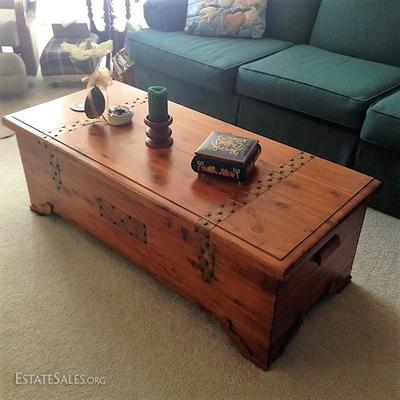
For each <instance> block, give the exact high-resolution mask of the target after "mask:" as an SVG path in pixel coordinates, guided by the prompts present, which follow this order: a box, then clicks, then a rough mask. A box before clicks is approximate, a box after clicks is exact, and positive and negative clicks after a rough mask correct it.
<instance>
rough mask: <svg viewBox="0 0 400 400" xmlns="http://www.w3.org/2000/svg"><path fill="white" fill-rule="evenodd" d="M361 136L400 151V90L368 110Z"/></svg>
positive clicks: (367, 140) (371, 141)
mask: <svg viewBox="0 0 400 400" xmlns="http://www.w3.org/2000/svg"><path fill="white" fill-rule="evenodd" d="M361 138H362V139H363V140H365V141H366V142H370V143H374V144H376V145H378V146H381V147H386V148H388V149H391V150H396V151H399V152H400V91H398V92H396V93H393V94H392V95H390V96H388V97H385V98H384V99H382V100H381V101H378V102H377V103H375V104H374V105H373V106H372V107H371V108H370V109H369V110H368V112H367V117H366V118H365V122H364V125H363V128H362V131H361Z"/></svg>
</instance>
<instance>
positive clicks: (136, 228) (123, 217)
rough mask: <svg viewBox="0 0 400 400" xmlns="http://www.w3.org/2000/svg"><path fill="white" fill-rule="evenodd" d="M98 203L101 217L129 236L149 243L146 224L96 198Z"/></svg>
mask: <svg viewBox="0 0 400 400" xmlns="http://www.w3.org/2000/svg"><path fill="white" fill-rule="evenodd" d="M96 203H97V206H98V208H99V215H100V216H101V217H103V218H104V219H106V220H108V221H109V222H111V223H112V224H113V225H115V226H116V227H118V228H119V229H120V230H121V231H123V232H125V233H127V234H128V235H129V236H132V237H134V238H136V239H138V240H140V241H142V242H143V243H147V227H146V225H145V224H143V223H142V222H140V221H139V220H138V219H136V218H135V217H133V216H132V215H129V214H127V213H126V212H124V211H122V210H120V209H119V208H117V207H115V206H114V205H112V204H110V203H108V202H107V201H105V200H104V199H102V198H100V197H98V198H96Z"/></svg>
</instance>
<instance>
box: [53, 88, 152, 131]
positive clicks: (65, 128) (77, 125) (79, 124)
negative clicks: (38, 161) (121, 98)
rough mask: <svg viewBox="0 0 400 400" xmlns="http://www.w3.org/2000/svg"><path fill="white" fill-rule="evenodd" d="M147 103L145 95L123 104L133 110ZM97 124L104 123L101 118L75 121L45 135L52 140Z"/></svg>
mask: <svg viewBox="0 0 400 400" xmlns="http://www.w3.org/2000/svg"><path fill="white" fill-rule="evenodd" d="M145 103H147V95H143V96H141V97H136V98H135V99H134V100H131V101H126V102H125V103H124V104H125V105H127V106H129V107H131V108H135V107H137V106H139V105H142V104H145ZM99 122H102V123H103V122H104V121H103V119H102V118H95V119H88V118H84V119H77V120H76V121H74V122H72V123H68V124H63V125H61V126H59V127H58V128H54V129H51V130H48V131H47V132H46V133H45V135H49V136H51V137H53V138H57V137H58V136H60V135H63V134H65V133H68V132H72V131H74V130H75V129H78V128H81V127H83V126H88V125H91V124H94V123H99Z"/></svg>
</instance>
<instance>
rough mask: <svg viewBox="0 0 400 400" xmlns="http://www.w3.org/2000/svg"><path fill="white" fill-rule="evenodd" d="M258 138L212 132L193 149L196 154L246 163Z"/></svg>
mask: <svg viewBox="0 0 400 400" xmlns="http://www.w3.org/2000/svg"><path fill="white" fill-rule="evenodd" d="M257 145H258V140H254V139H250V138H247V137H242V136H235V135H231V134H229V133H221V132H212V133H211V134H210V135H209V136H208V137H207V139H206V140H205V141H204V142H203V143H202V144H201V146H200V147H199V148H198V149H197V150H196V151H195V154H196V155H198V156H204V157H207V158H213V159H218V160H222V161H229V162H234V163H238V164H246V162H247V161H248V160H249V159H250V158H251V157H252V155H253V154H254V151H255V149H256V147H257Z"/></svg>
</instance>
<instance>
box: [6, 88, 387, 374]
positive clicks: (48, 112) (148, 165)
mask: <svg viewBox="0 0 400 400" xmlns="http://www.w3.org/2000/svg"><path fill="white" fill-rule="evenodd" d="M84 96H85V91H82V92H78V93H76V94H73V95H70V96H66V97H64V98H61V99H56V100H54V101H52V102H49V103H44V104H42V105H39V106H36V107H32V108H30V109H27V110H24V111H21V112H18V113H15V114H13V115H10V116H7V117H5V118H3V122H4V123H5V124H6V125H7V126H9V127H10V128H11V129H13V130H15V131H16V133H17V139H18V145H19V148H20V153H21V158H22V162H23V165H24V171H25V175H26V180H27V184H28V189H29V194H30V199H31V208H32V210H33V211H35V212H37V213H38V214H41V215H49V214H51V213H53V212H55V213H57V214H59V215H61V216H63V217H64V218H66V219H69V220H71V221H73V222H75V223H76V224H78V225H79V226H80V227H81V228H83V229H85V230H87V231H88V232H90V233H91V234H93V235H94V236H96V237H97V238H99V239H100V240H102V241H104V242H105V243H106V244H107V245H109V246H110V247H112V248H113V249H114V250H116V251H118V252H119V253H121V254H122V255H124V256H125V257H127V258H128V259H129V260H131V261H133V262H135V264H137V265H138V266H140V267H142V268H143V269H145V270H146V271H148V272H149V273H150V274H152V275H153V276H154V277H156V278H157V279H159V280H160V281H162V282H164V283H165V284H167V285H168V286H170V287H171V288H173V289H174V290H175V291H177V292H179V293H181V294H182V295H183V296H185V297H186V298H188V299H189V300H191V301H194V302H196V303H197V304H199V305H200V306H202V307H203V308H205V309H206V310H208V311H209V312H211V313H212V314H214V315H215V316H216V318H217V319H218V320H219V321H220V323H221V326H222V328H223V330H224V331H225V332H226V333H227V334H228V336H229V337H230V338H231V340H232V341H233V342H234V343H235V344H236V346H237V348H238V349H239V351H240V352H241V353H242V354H243V355H244V356H245V357H247V358H248V359H250V360H251V361H252V362H254V363H255V364H256V365H258V366H259V367H261V368H264V369H266V368H267V367H268V366H269V365H270V363H271V362H272V361H273V360H274V359H275V358H276V357H277V356H278V355H279V354H280V353H281V352H282V351H283V349H284V347H285V346H286V345H287V343H288V342H289V340H290V338H291V337H292V336H293V335H294V333H295V331H296V330H297V329H298V328H299V326H300V322H301V320H302V318H303V316H304V313H305V312H306V311H307V310H308V309H309V308H311V307H312V306H313V305H314V304H315V303H316V302H317V301H318V300H319V299H320V298H321V297H324V296H325V295H326V294H333V293H336V292H339V291H340V290H341V289H343V288H344V286H345V285H346V284H347V283H348V282H349V281H350V273H351V266H352V262H353V259H354V255H355V251H356V248H357V242H358V238H359V234H360V230H361V226H362V221H363V218H364V213H365V209H366V204H367V203H366V202H367V200H368V198H369V196H370V195H371V194H372V193H373V192H374V191H375V190H376V188H377V187H378V186H379V182H378V181H376V180H374V179H373V178H370V177H368V176H365V175H362V174H359V173H356V172H354V171H351V170H349V169H347V168H344V167H341V166H338V165H335V164H332V163H330V162H328V161H325V160H322V159H319V158H316V157H313V156H312V155H309V154H306V153H303V152H300V151H298V150H296V149H293V148H291V147H288V146H284V145H282V144H279V143H277V142H274V141H272V140H269V139H266V138H263V137H260V136H257V135H254V134H252V133H250V132H248V131H245V130H243V129H240V128H237V127H235V126H232V125H229V124H226V123H224V122H221V121H218V120H216V119H213V118H211V117H208V116H206V115H203V114H200V113H198V112H195V111H192V110H189V109H188V108H185V107H183V106H180V105H178V104H175V103H170V104H169V111H170V114H171V115H172V116H173V118H174V123H173V125H172V126H171V128H172V131H173V138H174V144H173V146H172V147H171V148H165V149H151V148H148V147H147V146H146V145H145V143H144V140H145V137H146V135H145V129H146V126H145V124H144V122H143V120H144V118H145V117H146V115H147V104H146V103H147V98H146V93H144V92H142V91H140V90H138V89H135V88H132V87H129V86H126V85H123V84H121V83H117V82H115V83H114V85H113V86H112V87H111V88H110V104H128V105H131V106H132V107H133V108H134V112H135V115H134V119H133V123H132V125H129V126H125V127H111V126H108V125H106V124H105V123H104V121H101V120H96V121H90V120H87V119H86V118H84V116H83V115H82V114H79V113H76V112H73V111H72V110H70V109H69V105H70V104H71V103H73V102H74V101H77V100H80V99H83V98H84ZM211 131H220V132H229V133H233V134H237V135H241V136H247V137H252V138H256V139H258V140H259V141H260V144H261V146H262V149H263V151H262V153H261V156H260V158H259V160H258V161H257V164H256V168H255V169H254V171H253V174H252V175H251V178H250V180H249V181H248V182H246V183H244V184H238V183H234V182H231V181H227V180H223V179H219V178H215V177H212V176H199V175H197V174H196V173H194V172H193V171H192V170H191V168H190V162H191V159H192V157H193V153H194V151H195V149H196V148H197V147H198V146H199V144H200V143H202V142H203V141H204V139H205V138H206V137H207V136H208V134H209V133H210V132H211Z"/></svg>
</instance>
